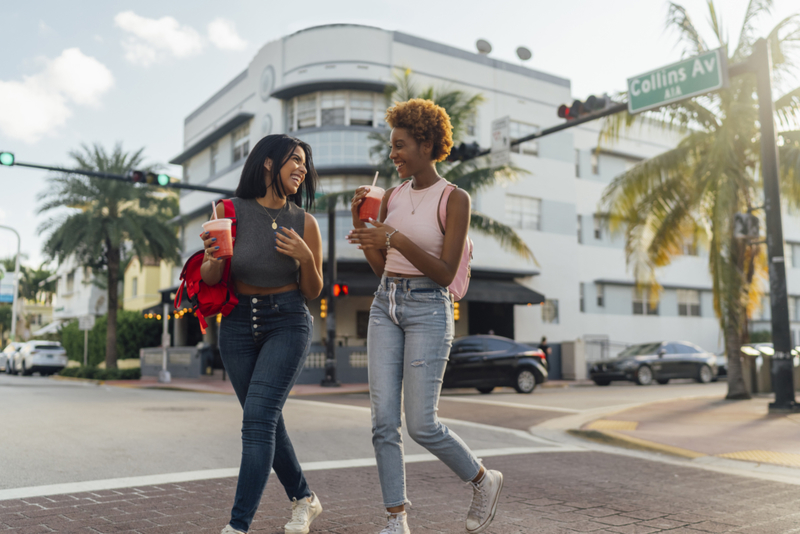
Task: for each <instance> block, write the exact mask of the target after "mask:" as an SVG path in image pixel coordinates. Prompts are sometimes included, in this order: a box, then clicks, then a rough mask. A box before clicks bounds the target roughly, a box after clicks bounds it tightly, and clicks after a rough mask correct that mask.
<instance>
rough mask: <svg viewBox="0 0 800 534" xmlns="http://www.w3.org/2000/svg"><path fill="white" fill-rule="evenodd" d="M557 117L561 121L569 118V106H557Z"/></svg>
mask: <svg viewBox="0 0 800 534" xmlns="http://www.w3.org/2000/svg"><path fill="white" fill-rule="evenodd" d="M558 116H559V117H560V118H562V119H566V118H568V117H569V106H567V105H566V104H561V105H560V106H558Z"/></svg>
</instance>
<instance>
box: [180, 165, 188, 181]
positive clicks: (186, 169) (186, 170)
mask: <svg viewBox="0 0 800 534" xmlns="http://www.w3.org/2000/svg"><path fill="white" fill-rule="evenodd" d="M181 181H182V182H183V183H185V184H188V183H189V164H188V163H186V164H185V165H184V166H183V177H182V178H181Z"/></svg>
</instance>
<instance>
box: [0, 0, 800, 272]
mask: <svg viewBox="0 0 800 534" xmlns="http://www.w3.org/2000/svg"><path fill="white" fill-rule="evenodd" d="M680 3H681V4H682V5H684V6H685V7H686V8H687V9H688V11H689V14H690V16H691V17H692V19H693V21H694V23H695V25H696V26H697V27H699V28H701V32H702V33H703V36H704V38H705V39H706V41H707V42H708V43H709V46H712V47H714V46H716V45H715V44H713V43H714V42H715V40H714V38H713V34H712V33H711V30H710V25H709V23H708V10H707V8H706V1H705V0H683V1H682V2H680ZM747 3H748V0H717V4H718V6H717V7H718V10H719V12H720V13H721V14H722V21H723V24H724V25H725V26H726V27H727V33H728V34H729V35H730V39H731V41H732V42H735V41H736V38H737V36H738V33H739V28H740V26H741V23H742V20H743V17H744V13H745V10H746V7H747ZM667 9H668V5H667V3H666V2H664V1H663V0H603V1H600V0H560V1H559V2H552V1H551V0H548V1H544V0H494V1H492V2H475V1H473V0H460V1H450V0H446V1H444V0H437V1H435V2H431V1H430V0H405V1H404V2H397V1H392V2H389V1H385V0H338V1H330V0H304V1H302V2H277V1H275V0H267V1H264V0H261V1H236V0H228V1H227V2H224V3H223V2H211V1H208V0H205V1H201V0H192V1H189V0H173V1H170V2H163V1H154V0H138V1H137V2H130V1H128V2H123V1H116V0H104V1H99V0H93V1H90V0H84V1H81V2H62V1H56V0H43V1H39V2H14V3H8V2H7V3H5V5H4V6H3V14H2V19H3V32H2V33H0V50H3V54H2V55H0V150H2V151H12V152H14V153H15V154H16V158H17V160H18V161H21V162H29V163H39V164H46V165H60V166H65V165H69V164H70V158H69V152H70V151H72V150H75V149H79V148H80V147H81V145H83V144H92V143H100V144H102V145H104V146H105V147H107V148H109V149H111V148H112V147H113V145H114V144H115V143H122V145H123V147H124V148H125V149H127V150H135V149H139V148H142V147H144V148H145V152H144V153H145V157H146V160H147V162H149V163H156V164H163V165H165V168H166V169H167V170H168V171H169V172H170V173H172V174H174V175H176V176H179V175H180V173H181V170H180V168H179V167H174V166H169V165H167V162H168V161H169V160H170V159H172V158H173V157H174V156H176V155H177V154H179V153H180V152H181V151H182V148H183V119H184V118H185V117H186V116H187V115H188V114H190V113H191V112H192V111H193V110H194V109H195V108H197V107H198V106H199V105H200V104H202V103H203V102H204V101H205V100H207V99H208V98H209V97H210V96H211V95H212V94H214V93H215V92H216V91H218V90H219V89H220V88H222V87H223V86H224V85H225V84H226V83H227V82H228V81H230V80H231V79H232V78H233V77H234V76H236V75H237V74H239V73H240V72H241V71H242V70H244V69H245V68H246V67H247V65H248V64H249V62H250V61H251V59H252V58H253V57H254V56H255V54H256V52H257V51H258V50H259V49H260V48H261V46H263V45H264V44H265V43H267V42H270V41H274V40H276V39H279V38H281V37H283V36H285V35H288V34H291V33H293V32H295V31H298V30H301V29H303V28H308V27H311V26H316V25H320V24H332V23H355V24H367V25H371V26H377V27H381V28H384V29H387V30H400V31H403V32H405V33H408V34H412V35H417V36H419V37H423V38H426V39H430V40H433V41H438V42H441V43H445V44H448V45H451V46H455V47H458V48H462V49H465V50H469V51H475V41H476V40H478V39H485V40H487V41H489V43H491V45H492V48H493V50H492V52H491V53H490V57H494V58H496V59H501V60H505V61H509V62H512V63H515V64H524V65H525V66H527V67H530V68H533V69H536V70H540V71H544V72H548V73H552V74H555V75H558V76H562V77H565V78H568V79H570V80H571V81H572V92H573V96H574V97H576V98H585V97H586V96H588V95H590V94H601V93H604V92H609V93H612V92H615V91H621V90H624V89H625V80H626V79H627V78H628V77H631V76H634V75H636V74H640V73H642V72H646V71H649V70H652V69H654V68H657V67H659V66H663V65H667V64H669V63H672V62H674V61H677V60H679V59H680V58H681V48H680V47H679V46H677V35H676V34H675V33H674V32H672V31H665V29H664V28H665V21H666V17H667ZM799 11H800V3H798V2H797V0H774V9H773V13H772V14H771V15H769V16H767V17H764V18H763V20H761V21H760V22H759V24H760V27H761V31H760V35H766V34H767V32H768V31H769V30H770V29H771V28H772V27H773V26H774V25H775V24H776V23H777V22H778V21H779V20H781V19H782V18H784V17H786V16H787V15H789V14H791V13H794V12H799ZM519 46H525V47H527V48H529V49H530V50H531V51H532V52H533V57H532V59H530V60H529V61H526V62H524V63H523V62H521V61H520V60H519V59H518V58H517V56H516V53H515V50H516V49H517V47H519ZM558 122H559V119H558V118H557V117H556V116H555V114H554V116H553V124H556V123H558ZM543 126H548V125H543ZM46 178H47V173H46V172H44V171H38V170H31V169H24V168H19V167H17V168H6V167H3V168H0V185H1V186H2V188H1V189H0V191H2V195H0V199H2V201H0V225H5V226H12V227H14V228H15V229H17V230H18V231H19V233H20V234H21V236H22V252H23V254H24V255H27V256H28V258H27V260H24V263H26V264H29V265H35V266H38V265H39V264H40V263H41V262H42V261H44V260H46V258H45V257H44V256H43V254H42V251H41V249H42V244H43V243H44V239H45V237H46V235H41V234H40V233H39V231H38V227H39V226H40V225H41V224H42V223H43V222H45V221H46V220H47V218H48V217H49V215H47V214H39V213H38V205H39V204H40V203H39V201H38V200H37V194H39V193H41V192H43V191H45V190H46V189H47V187H48V183H47V180H46ZM16 246H17V244H16V238H14V236H13V234H12V233H11V232H8V231H6V230H2V229H0V257H9V256H12V255H13V254H14V253H15V252H16Z"/></svg>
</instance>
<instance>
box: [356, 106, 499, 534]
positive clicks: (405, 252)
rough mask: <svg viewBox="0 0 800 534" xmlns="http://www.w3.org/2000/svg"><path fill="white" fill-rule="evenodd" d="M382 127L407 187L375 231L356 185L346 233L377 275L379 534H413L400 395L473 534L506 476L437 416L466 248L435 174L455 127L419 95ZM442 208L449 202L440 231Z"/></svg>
mask: <svg viewBox="0 0 800 534" xmlns="http://www.w3.org/2000/svg"><path fill="white" fill-rule="evenodd" d="M386 122H387V123H388V124H389V125H390V126H391V127H392V135H391V143H392V145H391V146H392V150H391V153H390V154H389V158H391V160H392V162H393V163H394V165H395V167H396V168H397V173H398V174H399V175H400V178H403V179H406V180H407V181H405V182H403V184H401V185H399V186H397V187H396V188H392V189H389V190H388V191H386V193H385V194H384V196H383V201H382V203H381V210H380V220H379V221H370V223H371V224H372V226H373V227H372V228H370V227H367V225H366V224H365V223H363V222H361V221H360V220H359V215H358V210H359V206H360V205H361V203H362V202H363V200H364V198H365V196H366V194H367V192H368V189H369V188H366V187H362V188H359V189H358V191H356V194H355V196H354V197H353V201H352V203H351V211H352V213H353V226H354V229H353V230H352V231H351V232H350V234H349V240H350V242H351V243H355V244H357V245H358V248H360V249H362V250H363V251H364V255H365V256H366V258H367V261H368V262H369V264H370V266H371V267H372V270H373V271H375V274H377V275H378V276H379V277H380V278H381V283H380V286H379V288H378V291H377V292H376V293H375V300H374V301H373V303H372V307H371V309H370V317H369V331H368V336H367V352H368V354H369V390H370V401H371V405H372V443H373V446H374V447H375V457H376V459H377V461H378V474H379V477H380V482H381V490H382V492H383V501H384V506H386V510H387V519H388V524H387V526H386V528H385V529H384V530H383V531H381V534H408V533H409V532H410V531H409V529H408V522H407V515H406V512H405V505H406V504H407V503H408V504H410V503H409V502H408V499H407V497H406V483H405V464H404V461H403V440H402V433H401V427H402V420H401V413H402V410H401V399H404V404H405V414H406V424H407V426H408V433H409V435H410V436H411V438H412V439H413V440H414V441H416V442H417V443H419V444H420V445H422V446H423V447H425V448H426V449H427V450H428V451H430V452H431V453H432V454H434V455H435V456H436V457H437V458H439V459H440V460H441V461H443V462H444V463H445V464H446V465H447V466H448V467H449V468H450V469H452V470H453V472H454V473H455V474H456V475H458V477H459V478H461V480H463V481H464V482H469V483H470V484H471V485H472V488H473V498H472V505H471V506H470V508H469V512H468V513H467V521H466V528H467V532H469V533H470V534H477V533H479V532H483V531H484V530H485V529H486V528H487V527H488V526H489V524H490V523H491V522H492V520H493V519H494V514H495V511H496V509H497V501H498V499H499V496H500V490H501V489H502V487H503V475H502V473H500V472H499V471H492V470H486V469H484V467H483V466H482V465H481V463H480V461H479V459H478V458H476V457H475V455H474V454H473V453H472V451H471V450H470V449H469V447H467V445H466V444H465V443H464V441H462V440H461V438H459V437H458V436H457V435H456V434H455V433H453V432H452V431H451V430H450V429H448V428H447V427H446V426H445V425H443V424H442V423H441V422H440V421H439V419H438V417H437V415H436V412H437V410H438V408H437V405H438V403H439V394H440V392H441V389H442V377H443V376H444V370H445V366H446V365H447V359H448V356H449V354H450V347H451V345H452V341H453V331H454V325H453V300H452V298H451V294H450V291H449V290H448V286H449V285H450V284H451V283H452V282H453V279H454V278H455V275H456V272H457V271H458V267H459V263H460V261H461V256H462V254H463V251H464V246H465V244H466V239H467V228H468V227H469V218H470V197H469V195H468V194H467V193H466V192H464V191H462V190H460V189H457V188H455V187H454V186H452V185H451V184H449V183H448V182H447V180H445V179H444V178H442V177H441V176H439V174H438V173H437V172H436V162H438V161H443V160H444V159H445V158H447V156H448V154H449V153H450V149H451V148H452V147H453V136H452V131H453V127H452V125H451V124H450V117H448V116H447V113H446V112H445V110H444V109H443V108H441V107H439V106H437V105H436V104H434V103H433V102H431V101H429V100H422V99H413V100H409V101H408V102H401V103H395V105H394V106H393V107H391V108H389V109H388V110H387V112H386ZM448 187H449V188H451V189H450V190H449V191H448ZM446 193H451V194H449V196H448V195H446ZM440 202H446V214H447V215H446V221H445V224H444V226H442V224H441V221H440V219H439V203H440Z"/></svg>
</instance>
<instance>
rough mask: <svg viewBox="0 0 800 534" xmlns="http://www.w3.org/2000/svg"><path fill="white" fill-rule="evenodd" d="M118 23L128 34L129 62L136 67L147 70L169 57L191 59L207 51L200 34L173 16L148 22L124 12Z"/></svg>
mask: <svg viewBox="0 0 800 534" xmlns="http://www.w3.org/2000/svg"><path fill="white" fill-rule="evenodd" d="M114 24H116V25H117V26H118V27H119V28H121V29H122V30H123V31H125V32H127V33H128V35H127V36H126V37H125V39H124V40H123V41H122V46H123V48H124V49H125V59H127V60H128V61H130V62H131V63H134V64H136V65H142V66H145V67H146V66H148V65H151V64H153V63H157V62H159V61H163V60H164V59H166V58H168V57H176V58H183V57H188V56H192V55H194V54H198V53H200V51H201V50H202V49H203V39H202V37H200V34H199V33H197V31H195V30H194V29H193V28H191V27H189V26H181V24H180V23H179V22H178V21H177V20H175V19H174V18H172V17H162V18H160V19H148V18H145V17H141V16H139V15H137V14H136V13H134V12H133V11H123V12H122V13H119V14H117V16H116V17H114Z"/></svg>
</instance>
